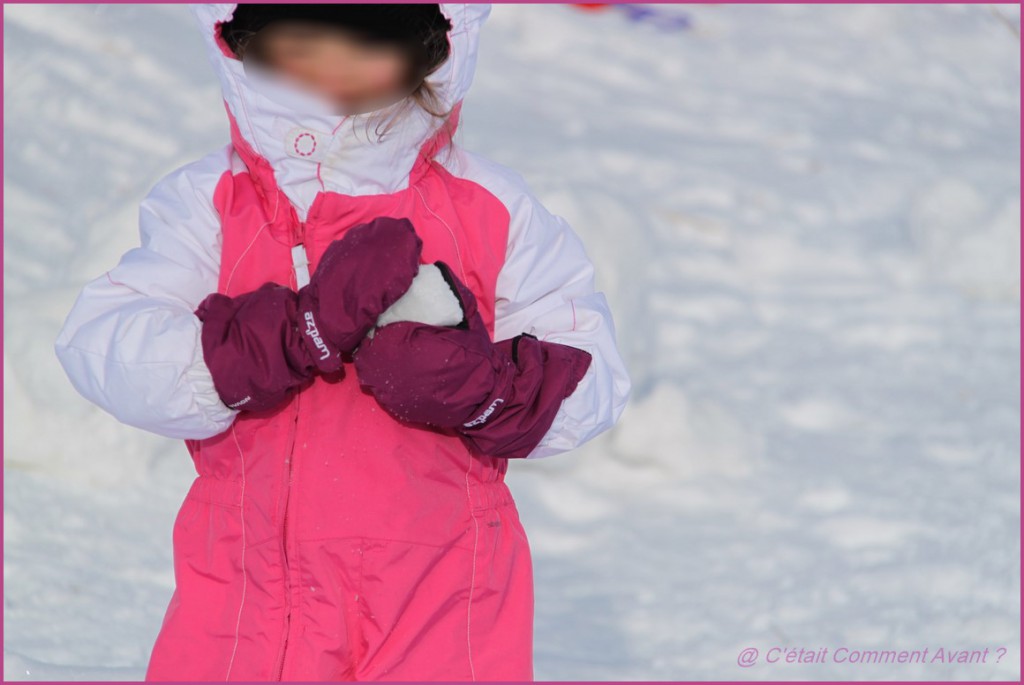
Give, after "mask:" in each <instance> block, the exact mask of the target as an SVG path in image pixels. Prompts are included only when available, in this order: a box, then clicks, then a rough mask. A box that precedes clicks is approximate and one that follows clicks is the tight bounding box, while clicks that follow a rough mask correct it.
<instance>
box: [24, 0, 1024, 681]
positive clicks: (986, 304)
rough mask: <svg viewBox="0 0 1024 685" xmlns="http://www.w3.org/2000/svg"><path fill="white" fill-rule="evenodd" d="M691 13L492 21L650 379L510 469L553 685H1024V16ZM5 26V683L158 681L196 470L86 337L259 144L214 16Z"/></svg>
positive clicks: (556, 184)
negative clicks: (129, 403)
mask: <svg viewBox="0 0 1024 685" xmlns="http://www.w3.org/2000/svg"><path fill="white" fill-rule="evenodd" d="M658 11H659V12H663V13H668V14H672V13H677V14H687V15H689V16H690V18H691V23H692V28H691V29H689V30H683V31H675V32H667V31H661V30H659V29H658V27H657V25H656V23H654V22H652V21H640V20H637V21H631V20H630V19H629V18H628V17H627V14H626V12H625V11H623V10H622V9H621V8H618V9H608V10H604V11H596V12H584V11H581V10H578V9H574V8H571V7H568V6H558V5H554V6H542V5H531V6H521V7H514V6H496V7H495V9H494V11H493V14H492V16H491V20H490V21H489V23H488V25H487V27H486V28H485V30H484V35H483V40H482V44H481V56H480V63H479V69H478V72H477V77H476V81H475V84H474V86H473V88H472V90H471V91H470V95H469V97H468V98H467V101H466V105H465V109H464V112H463V129H462V132H461V137H462V142H463V144H465V145H466V146H467V147H468V148H470V149H473V150H476V151H478V152H481V153H483V154H485V155H487V156H489V157H491V158H493V159H495V160H496V161H499V162H501V163H504V164H508V165H510V166H512V167H513V168H516V169H517V170H519V171H520V172H521V173H523V174H524V176H525V177H526V178H527V179H528V180H529V182H530V183H531V185H532V186H533V187H534V189H535V190H536V191H537V193H538V194H539V195H540V196H541V198H542V199H543V200H544V201H545V203H546V204H547V205H548V206H549V208H550V209H551V210H552V211H554V212H556V213H559V214H561V215H563V216H565V217H566V218H567V219H568V220H569V221H570V223H571V224H572V225H573V226H574V227H575V228H576V230H577V231H578V232H579V233H580V235H581V236H582V237H583V239H584V241H585V242H586V244H587V247H588V252H589V254H590V255H591V257H592V258H593V259H594V261H595V263H596V265H597V274H598V276H597V277H598V284H599V286H600V287H601V288H602V289H603V290H605V291H606V293H607V294H608V297H609V300H610V302H611V304H612V308H613V311H614V312H615V314H616V327H617V330H618V331H619V336H620V344H621V347H622V349H623V352H624V354H625V355H626V356H627V362H628V364H629V366H630V369H631V373H632V375H633V380H634V388H635V389H634V399H633V401H632V403H631V405H630V406H629V407H628V408H627V410H626V413H625V414H624V416H623V418H622V421H621V423H620V424H619V425H618V426H617V427H616V428H615V429H614V430H612V431H610V432H609V433H607V434H605V435H603V436H601V437H600V438H598V439H596V440H594V441H593V442H592V443H590V444H588V445H586V446H584V447H583V448H582V449H580V450H578V451H576V452H573V453H569V454H564V455H560V456H556V457H552V458H550V459H546V460H538V461H537V462H533V463H523V462H519V463H514V464H512V465H511V468H510V472H509V477H508V480H509V483H510V485H511V486H512V488H513V490H514V492H515V494H516V497H517V500H518V502H519V510H520V512H521V515H522V518H523V522H524V525H525V526H526V529H527V532H528V534H529V537H530V540H531V544H532V550H533V555H534V563H535V571H536V580H537V589H536V606H537V625H536V634H535V638H536V650H537V652H536V655H537V660H536V675H537V678H538V679H545V680H558V679H561V680H587V679H590V680H630V679H636V680H659V679H661V680H694V679H766V680H772V679H774V680H780V679H810V680H816V679H855V680H875V679H957V680H969V681H986V680H1017V679H1019V676H1020V653H1019V649H1018V643H1019V639H1020V634H1019V625H1020V616H1019V606H1020V585H1019V575H1020V563H1019V560H1020V548H1019V539H1020V529H1019V513H1020V501H1019V484H1020V472H1019V457H1020V454H1019V436H1020V433H1019V431H1020V424H1019V417H1020V393H1019V385H1018V380H1019V377H1020V367H1019V345H1020V338H1019V330H1020V329H1019V326H1020V318H1019V311H1020V310H1019V307H1020V298H1019V292H1020V291H1019V285H1020V263H1019V254H1020V239H1019V235H1020V215H1019V212H1020V173H1019V170H1020V159H1019V150H1020V136H1019V131H1020V109H1019V102H1020V43H1019V37H1018V35H1017V34H1018V33H1019V22H1020V14H1019V8H1018V7H1016V6H1012V5H984V4H982V5H970V4H960V5H925V4H916V5H915V4H904V5H879V4H866V5H817V6H815V5H795V4H792V5H790V4H787V5H742V4H741V5H724V4H719V5H686V6H682V5H680V6H672V5H661V6H659V7H658ZM4 19H5V21H4V39H5V41H4V50H5V52H4V58H5V59H4V77H5V78H4V96H5V131H4V143H5V164H6V173H5V189H4V190H5V200H6V202H5V204H4V220H5V229H6V230H5V236H4V239H5V241H4V248H5V249H4V287H5V299H4V305H5V310H4V314H5V316H4V323H5V335H4V343H5V349H4V393H5V399H6V401H5V403H4V427H5V431H4V441H5V442H4V448H5V462H4V496H5V498H4V537H5V540H4V542H5V545H4V555H5V556H4V581H5V593H4V622H5V625H4V628H5V643H4V677H5V679H9V680H21V679H26V680H33V679H36V680H139V679H141V678H142V676H143V673H144V669H145V666H146V662H147V659H148V654H149V650H150V648H151V646H152V642H153V640H154V639H155V637H156V633H157V630H158V629H159V624H160V620H161V618H162V616H163V611H164V609H165V607H166V602H167V600H168V599H169V598H170V594H171V591H172V588H173V574H172V570H171V524H172V521H173V518H174V515H175V513H176V511H177V507H178V504H179V503H180V500H181V497H182V496H183V495H184V492H185V489H186V488H187V486H188V484H189V482H190V481H191V479H192V475H193V471H192V463H191V460H190V459H189V457H188V453H187V452H186V450H185V447H184V444H183V443H182V442H180V441H173V440H166V439H163V438H159V437H156V436H153V435H148V434H145V433H142V432H140V431H137V430H135V429H131V428H128V427H125V426H122V425H120V424H118V423H117V422H116V421H115V420H114V419H112V418H110V417H109V416H107V415H105V414H103V413H102V412H100V411H99V410H97V409H96V408H94V407H92V406H91V405H89V404H88V403H86V402H85V401H84V400H82V399H81V398H80V397H79V396H78V395H77V394H76V393H75V391H74V390H73V388H72V387H71V385H70V384H69V382H68V381H67V379H66V378H65V377H64V375H63V372H62V370H61V369H60V367H59V365H58V363H57V360H56V359H55V357H54V355H53V352H52V340H53V339H54V338H55V337H56V333H57V329H58V327H59V325H60V323H61V321H62V320H63V316H64V315H65V314H66V312H67V311H68V309H69V308H70V306H71V303H72V301H73V299H74V296H75V295H76V294H77V292H78V290H79V289H80V287H81V286H82V284H83V283H84V282H85V281H86V280H88V279H90V278H93V277H95V276H97V275H99V274H101V273H102V272H103V271H105V270H106V269H108V268H110V267H111V266H112V265H113V264H115V263H116V262H117V259H118V258H119V257H120V255H121V254H122V253H123V252H125V251H126V250H127V249H129V248H130V247H132V246H133V245H135V244H136V243H137V240H138V233H137V227H136V224H135V221H136V213H137V206H138V202H139V200H140V199H141V197H142V196H143V194H144V193H145V192H146V191H147V190H148V189H149V188H150V187H151V186H152V184H153V183H154V182H155V181H156V180H157V179H158V178H159V177H160V176H161V175H163V174H164V173H166V172H168V171H170V170H171V169H173V168H176V167H177V166H180V165H182V164H184V163H186V162H188V161H191V160H193V159H196V158H198V157H199V156H201V155H203V154H205V153H206V152H208V151H210V150H212V149H214V148H216V147H218V146H220V145H222V144H223V143H224V142H225V141H226V140H227V121H226V117H225V114H224V111H223V106H222V104H221V102H220V95H219V89H218V86H217V84H216V82H215V79H214V77H213V74H212V72H211V70H210V69H209V67H208V65H207V63H206V57H205V55H204V54H203V50H202V46H201V44H200V39H199V36H198V34H197V32H196V31H195V29H194V28H193V26H192V23H191V18H190V17H189V16H188V12H187V10H186V8H185V7H183V6H173V5H162V6H161V5H150V6H147V5H10V4H8V5H5V6H4ZM745 647H755V648H757V649H758V650H760V657H761V658H760V659H759V660H758V664H757V665H755V666H753V667H750V668H743V667H740V666H738V665H737V657H738V655H739V653H740V651H741V650H742V649H743V648H745ZM772 647H784V648H786V647H788V648H800V647H803V648H806V649H808V650H818V649H820V648H822V647H827V648H828V649H829V655H830V657H831V655H833V654H834V653H835V651H836V650H837V649H840V648H843V647H845V648H848V649H855V650H883V649H893V650H904V649H905V650H915V649H916V650H920V649H924V648H928V649H929V650H930V653H931V654H934V653H935V652H936V651H937V650H938V649H939V648H945V649H947V650H949V649H953V650H959V649H984V648H988V649H989V655H988V656H987V661H986V663H939V662H934V663H932V662H926V663H903V664H900V663H891V664H850V663H836V662H835V661H834V660H833V659H831V658H829V659H825V660H824V661H823V663H788V664H787V663H774V664H772V663H767V664H766V663H764V657H765V655H766V654H767V653H768V650H770V649H771V648H772ZM999 648H1006V651H1005V652H1004V653H1002V655H1000V654H999V653H998V651H997V650H999Z"/></svg>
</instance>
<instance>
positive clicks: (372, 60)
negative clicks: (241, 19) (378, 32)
mask: <svg viewBox="0 0 1024 685" xmlns="http://www.w3.org/2000/svg"><path fill="white" fill-rule="evenodd" d="M258 53H259V59H260V61H261V62H262V64H263V65H264V66H266V67H269V68H270V69H271V71H274V72H278V73H281V74H282V75H284V76H287V77H289V78H291V79H293V80H295V81H297V82H298V83H299V84H300V85H303V86H307V87H309V88H311V89H312V90H313V91H315V92H316V93H318V94H319V95H322V96H324V97H326V98H328V99H329V100H331V101H332V102H333V103H334V104H335V105H337V106H338V107H339V109H340V110H341V111H342V112H344V113H346V114H358V113H361V112H368V111H371V110H374V109H378V108H380V107H384V106H386V105H389V104H391V103H393V102H396V101H397V100H400V99H401V98H402V97H404V96H405V95H407V92H406V91H405V90H404V89H403V86H404V85H405V76H406V73H407V70H408V68H409V66H408V64H407V62H406V57H405V55H404V53H403V52H402V51H401V50H400V49H399V48H398V47H397V46H393V45H387V44H374V43H371V42H368V41H365V40H361V39H360V38H358V37H357V36H355V35H354V34H352V33H350V32H347V31H344V30H342V29H340V28H334V27H325V26H319V25H316V24H311V23H304V22H300V21H294V22H291V21H290V22H278V23H275V24H271V25H270V26H267V27H266V28H265V29H263V30H262V31H261V32H260V36H259V47H258Z"/></svg>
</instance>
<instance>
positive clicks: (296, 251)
mask: <svg viewBox="0 0 1024 685" xmlns="http://www.w3.org/2000/svg"><path fill="white" fill-rule="evenodd" d="M292 265H293V267H294V268H295V281H296V283H297V285H298V287H300V288H301V287H302V286H304V285H306V284H308V283H309V259H308V257H307V255H306V246H305V245H303V244H302V243H299V244H298V245H293V246H292Z"/></svg>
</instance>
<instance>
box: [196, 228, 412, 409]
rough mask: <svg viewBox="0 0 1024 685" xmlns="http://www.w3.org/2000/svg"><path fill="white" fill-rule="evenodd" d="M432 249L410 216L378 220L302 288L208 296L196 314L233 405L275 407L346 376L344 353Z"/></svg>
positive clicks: (336, 245) (213, 368)
mask: <svg viewBox="0 0 1024 685" xmlns="http://www.w3.org/2000/svg"><path fill="white" fill-rule="evenodd" d="M422 247H423V241H422V240H421V239H420V237H419V236H418V235H416V232H415V229H414V228H413V225H412V223H411V222H410V221H409V220H408V219H395V218H391V217H378V218H377V219H374V220H373V221H370V222H368V223H364V224H360V225H358V226H354V227H353V228H351V229H349V230H348V231H347V232H346V233H345V235H344V236H343V237H342V238H340V239H339V240H335V241H334V242H332V243H331V244H330V245H329V246H328V247H327V250H326V251H325V252H324V254H323V257H322V258H321V259H320V263H319V264H318V265H317V268H316V270H315V271H314V273H313V275H312V276H311V277H310V280H309V283H308V284H307V285H305V286H303V287H302V288H300V289H299V290H298V292H296V291H294V290H292V289H291V288H289V287H287V286H284V285H280V284H277V283H273V282H268V283H265V284H263V285H262V286H260V287H259V288H257V289H256V290H253V291H250V292H248V293H244V294H242V295H238V296H236V297H229V296H227V295H224V294H222V293H211V294H210V295H208V296H207V297H206V299H204V300H203V301H202V302H201V303H200V305H199V307H198V308H197V309H196V310H195V314H196V316H198V317H199V319H200V320H201V321H202V322H203V326H202V336H201V337H202V345H203V357H204V360H205V362H206V365H207V366H208V367H209V369H210V373H211V375H212V376H213V384H214V387H215V388H216V389H217V393H218V394H219V395H220V397H221V399H222V400H223V401H224V403H225V404H226V405H227V406H229V407H231V408H232V409H240V410H247V411H263V410H266V409H272V408H274V407H276V406H277V405H279V404H281V403H282V402H283V401H284V400H285V399H287V397H288V395H289V394H290V393H291V391H292V390H294V389H295V388H296V387H298V386H300V385H302V384H303V383H305V382H306V381H307V380H308V379H310V378H312V377H313V376H315V375H316V374H317V373H340V374H343V373H344V372H343V371H342V359H341V354H342V353H343V352H344V353H350V352H351V351H352V349H353V348H354V347H355V346H356V345H357V344H358V342H359V341H360V340H362V339H363V337H364V336H365V335H366V333H367V331H369V330H370V329H371V328H372V327H373V325H374V323H375V322H376V320H377V317H379V316H380V314H381V313H382V312H383V311H384V310H386V309H387V308H388V307H390V306H391V305H392V304H393V303H394V302H395V301H396V300H397V299H398V298H399V297H401V296H402V294H403V293H405V291H406V290H408V289H409V286H410V284H411V283H412V280H413V278H414V277H415V276H416V272H417V271H418V269H419V258H420V252H421V250H422Z"/></svg>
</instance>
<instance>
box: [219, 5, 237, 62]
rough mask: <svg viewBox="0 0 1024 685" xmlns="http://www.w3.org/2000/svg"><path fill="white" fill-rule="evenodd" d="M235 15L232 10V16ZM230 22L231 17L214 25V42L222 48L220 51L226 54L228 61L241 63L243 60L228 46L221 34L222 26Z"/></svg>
mask: <svg viewBox="0 0 1024 685" xmlns="http://www.w3.org/2000/svg"><path fill="white" fill-rule="evenodd" d="M234 13H235V11H234V10H233V9H232V10H231V14H232V15H234ZM230 20H231V17H228V18H227V19H224V20H222V21H218V22H217V23H216V24H214V25H213V40H214V42H215V43H217V47H218V48H220V51H221V52H222V53H224V56H225V57H227V58H228V59H233V60H235V61H236V62H240V61H241V60H240V59H238V57H237V55H235V53H234V51H233V50H232V49H231V48H230V47H229V46H228V43H227V41H226V40H224V35H223V34H222V33H221V24H226V23H228V22H229V21H230Z"/></svg>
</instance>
